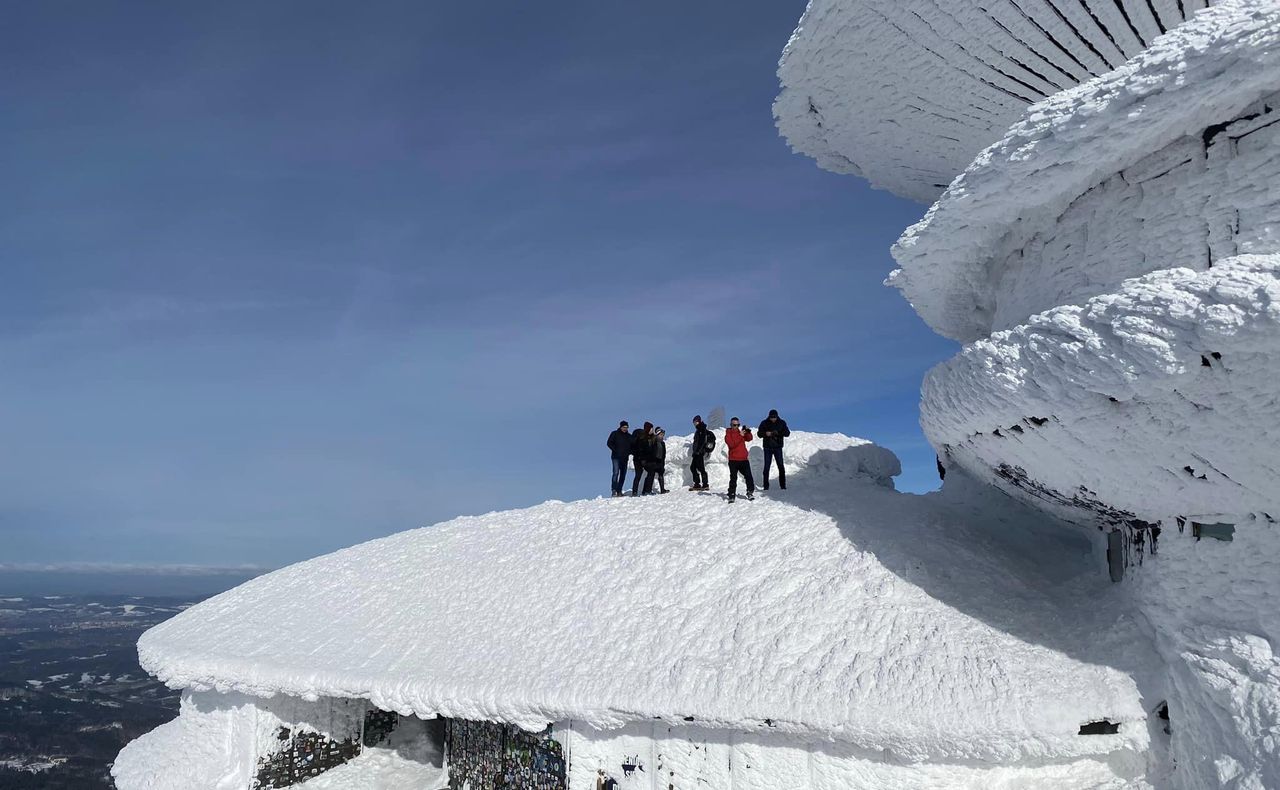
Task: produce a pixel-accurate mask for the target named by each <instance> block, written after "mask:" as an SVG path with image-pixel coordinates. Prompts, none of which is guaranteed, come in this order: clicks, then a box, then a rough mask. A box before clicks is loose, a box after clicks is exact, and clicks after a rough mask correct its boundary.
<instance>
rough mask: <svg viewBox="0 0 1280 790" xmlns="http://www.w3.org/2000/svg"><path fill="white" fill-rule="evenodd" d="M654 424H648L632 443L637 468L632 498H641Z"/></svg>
mask: <svg viewBox="0 0 1280 790" xmlns="http://www.w3.org/2000/svg"><path fill="white" fill-rule="evenodd" d="M652 431H653V423H651V422H646V423H645V424H644V428H643V429H642V430H640V431H638V432H637V433H636V435H635V438H634V439H633V440H632V442H631V457H632V459H633V465H634V466H635V478H634V479H633V480H632V481H631V496H640V478H642V477H644V462H645V459H646V458H648V457H649V447H650V441H649V440H650V439H651V438H652V436H651V435H650V434H651V432H652Z"/></svg>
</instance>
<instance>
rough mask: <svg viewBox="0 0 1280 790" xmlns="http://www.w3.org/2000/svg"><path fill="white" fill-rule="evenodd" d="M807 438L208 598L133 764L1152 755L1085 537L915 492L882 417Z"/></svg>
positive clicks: (643, 771)
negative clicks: (743, 481) (749, 477)
mask: <svg viewBox="0 0 1280 790" xmlns="http://www.w3.org/2000/svg"><path fill="white" fill-rule="evenodd" d="M687 446H688V440H687V438H676V439H672V440H670V441H669V448H670V450H669V454H670V465H671V468H672V469H673V470H674V469H676V468H677V465H678V464H680V463H681V462H682V460H683V459H684V456H685V455H686V454H687ZM722 453H723V443H721V455H719V457H718V458H716V459H714V460H713V461H712V463H710V464H709V471H710V473H711V476H712V479H713V482H717V481H719V482H723V478H724V477H725V475H726V474H727V468H726V462H725V458H724V456H723V454H722ZM756 453H757V454H758V453H759V450H757V451H756ZM786 456H787V458H788V461H789V463H790V466H791V474H790V475H789V480H788V482H789V484H790V486H789V490H788V491H786V492H774V493H773V495H772V496H771V498H760V499H757V500H756V501H755V502H739V503H735V504H729V503H727V502H725V501H724V500H723V499H722V498H721V497H720V496H718V495H716V494H712V493H707V494H697V493H690V492H686V491H680V492H678V493H673V494H670V495H668V496H655V497H650V498H643V499H635V500H633V499H630V498H624V499H595V500H588V501H579V502H570V503H563V502H548V503H546V504H543V505H540V506H537V507H534V508H530V509H527V510H520V511H511V512H504V513H493V514H489V515H486V516H479V517H469V518H461V519H458V520H456V521H452V522H448V523H445V524H441V525H436V526H433V527H428V528H424V529H419V530H414V531H410V532H405V533H401V534H398V535H394V536H391V537H388V538H385V539H382V540H376V541H372V542H369V543H366V544H363V545H360V546H355V547H353V548H350V549H346V550H344V551H339V552H337V553H335V554H331V555H328V556H325V557H320V558H318V559H315V560H311V561H309V562H304V563H300V564H298V565H294V566H292V567H289V568H285V569H283V570H280V571H277V572H275V573H272V574H269V575H267V576H264V577H261V578H259V579H256V580H254V581H251V582H249V583H247V584H245V585H243V586H241V587H239V588H237V589H235V590H232V591H230V592H228V593H225V594H223V595H220V596H217V597H215V598H212V599H210V600H209V601H206V602H204V603H201V604H199V605H197V606H195V607H192V608H191V609H189V610H187V611H186V612H184V613H182V614H180V615H178V616H177V617H175V618H173V619H172V620H170V621H168V622H166V623H164V624H162V625H160V626H158V627H156V628H154V629H152V630H151V631H149V632H148V633H147V634H146V635H144V637H143V638H142V640H141V642H140V643H139V653H140V656H141V659H142V663H143V665H144V667H145V668H146V669H147V670H148V671H150V672H152V673H154V674H155V675H156V676H158V677H159V678H161V679H163V680H164V681H166V682H167V683H169V684H170V685H171V686H174V687H179V688H183V689H184V690H185V692H184V699H183V704H182V713H181V715H180V716H179V717H178V718H177V719H176V720H175V721H173V722H171V723H169V724H166V725H163V726H162V727H160V728H159V729H157V730H155V731H154V732H152V733H150V734H149V735H146V736H144V737H143V738H141V739H139V740H138V741H135V742H134V743H132V744H130V745H129V746H128V747H127V748H126V749H125V750H124V752H123V753H122V754H121V755H120V756H119V758H118V760H117V761H116V764H115V767H114V773H115V777H116V781H117V783H118V786H119V787H120V788H121V790H141V789H142V788H234V789H236V790H240V789H242V788H250V787H283V786H293V785H295V784H296V785H297V786H300V787H304V788H315V787H374V786H376V787H382V788H399V787H405V788H409V787H413V788H433V787H440V786H442V785H443V783H444V782H446V781H447V782H448V783H449V786H450V787H452V788H455V790H460V789H461V788H471V790H485V789H487V788H494V787H498V786H505V787H518V788H571V789H572V790H579V789H580V788H582V789H585V790H595V788H597V787H598V786H602V785H603V781H604V780H605V779H606V778H608V779H613V780H614V781H615V782H616V783H617V784H616V786H617V787H618V788H619V790H627V789H629V788H643V789H644V790H658V789H659V788H661V789H663V790H668V789H670V788H679V789H681V790H694V789H695V788H697V789H698V790H706V789H711V790H714V789H715V788H725V789H726V790H727V788H730V787H732V788H737V789H738V790H741V788H759V789H760V790H778V789H779V788H795V789H796V790H800V789H801V788H805V789H812V790H837V789H838V790H848V788H920V787H971V788H988V787H1048V786H1052V787H1060V788H1080V789H1081V790H1083V789H1084V788H1096V787H1117V788H1119V787H1129V786H1133V783H1135V782H1138V783H1141V782H1142V781H1145V780H1144V777H1146V776H1147V775H1148V773H1149V771H1150V765H1149V761H1148V758H1147V754H1148V753H1149V752H1150V751H1151V749H1152V748H1153V744H1155V745H1156V747H1157V748H1158V747H1159V739H1161V738H1163V737H1164V736H1163V735H1162V734H1161V733H1160V731H1159V727H1158V726H1153V722H1155V723H1157V725H1158V722H1159V719H1158V718H1157V717H1154V716H1153V715H1152V711H1153V710H1154V709H1156V708H1157V707H1158V706H1159V703H1160V701H1161V698H1160V697H1159V696H1153V692H1152V690H1151V689H1150V688H1149V687H1147V685H1146V681H1145V680H1143V676H1142V671H1143V668H1144V667H1146V666H1150V665H1151V664H1153V663H1155V658H1154V655H1153V654H1152V653H1151V651H1150V648H1149V647H1148V642H1147V640H1146V639H1145V638H1144V637H1143V635H1142V634H1141V633H1140V632H1139V630H1138V629H1137V624H1136V623H1135V621H1134V620H1133V619H1132V618H1129V617H1127V616H1125V615H1124V614H1123V613H1121V612H1120V611H1119V609H1118V607H1116V606H1114V605H1108V602H1109V601H1111V602H1114V601H1115V600H1116V595H1117V589H1116V588H1115V587H1114V586H1113V585H1111V584H1110V583H1109V582H1108V581H1107V580H1106V579H1105V577H1103V576H1100V575H1099V574H1097V573H1096V572H1095V571H1094V565H1095V563H1096V561H1097V560H1096V558H1095V557H1092V555H1091V550H1092V549H1091V545H1090V542H1089V540H1088V539H1087V538H1085V537H1083V536H1081V535H1079V534H1073V533H1072V532H1070V531H1068V530H1065V529H1062V528H1061V527H1059V528H1057V529H1054V528H1052V525H1046V523H1045V519H1044V518H1043V517H1042V516H1041V515H1040V514H1039V513H1037V512H1036V511H1034V510H1032V509H1030V508H1027V507H1025V506H1023V505H1021V504H1019V503H1016V502H1014V501H1013V500H1011V499H1009V498H1008V497H1005V496H1003V495H1001V494H998V493H997V492H995V491H994V490H993V489H991V488H990V487H989V486H985V485H983V484H980V483H975V482H967V481H965V480H964V479H963V475H961V474H960V473H957V476H956V478H953V479H952V480H953V482H954V485H949V486H948V490H947V491H946V492H943V493H938V494H933V495H929V496H916V495H910V494H903V493H900V492H897V491H895V490H894V489H893V485H892V477H893V475H895V474H897V472H898V470H899V466H898V461H897V459H896V457H894V455H893V454H892V453H890V452H889V451H887V450H884V449H883V448H880V447H877V446H875V445H872V444H869V443H866V442H863V441H861V440H857V439H850V438H849V437H845V436H840V435H819V434H805V433H802V432H796V433H795V434H794V435H793V437H792V439H791V440H790V443H789V444H788V446H787V450H786ZM757 461H758V459H757ZM1008 536H1012V537H1011V538H1009V537H1008ZM1032 545H1035V546H1044V545H1049V546H1051V547H1052V550H1051V551H1047V552H1043V551H1032V550H1030V548H1029V547H1030V546H1032ZM397 739H398V740H397ZM442 752H443V753H444V759H443V762H444V763H447V777H446V776H445V775H444V774H443V766H442V765H441V762H442V760H441V753H442ZM508 774H509V775H510V776H511V777H512V783H511V784H507V785H503V784H499V780H498V778H501V779H502V780H503V781H505V778H506V777H507V775H508ZM395 776H399V777H404V778H403V780H400V779H393V778H388V777H395ZM597 781H600V783H601V784H600V785H598V784H597ZM299 783H301V784H299Z"/></svg>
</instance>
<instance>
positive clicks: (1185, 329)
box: [920, 255, 1280, 521]
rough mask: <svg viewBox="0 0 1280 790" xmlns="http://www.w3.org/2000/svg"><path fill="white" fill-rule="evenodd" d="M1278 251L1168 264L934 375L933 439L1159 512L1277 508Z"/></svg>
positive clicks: (983, 345)
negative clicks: (1193, 266) (1200, 267)
mask: <svg viewBox="0 0 1280 790" xmlns="http://www.w3.org/2000/svg"><path fill="white" fill-rule="evenodd" d="M1277 382H1280V255H1245V256H1239V257H1235V258H1228V259H1224V260H1221V261H1218V263H1217V264H1215V265H1214V267H1213V268H1212V269H1209V270H1207V271H1204V272H1196V271H1193V270H1190V269H1170V270H1164V271H1159V272H1156V273H1153V274H1149V275H1146V276H1144V277H1140V278H1136V279H1133V280H1129V281H1126V282H1125V283H1124V284H1123V285H1122V286H1121V287H1120V288H1119V290H1118V291H1117V292H1116V293H1114V294H1106V295H1103V296H1098V297H1094V298H1093V299H1090V300H1089V301H1088V302H1086V303H1085V304H1084V305H1082V306H1078V307H1077V306H1064V307H1057V308H1054V309H1052V310H1049V311H1047V312H1045V313H1041V314H1039V315H1036V316H1033V317H1032V318H1031V320H1030V321H1029V322H1028V323H1026V324H1024V325H1021V326H1018V327H1016V328H1014V329H1011V330H1007V331H1004V332H997V333H996V334H994V335H992V336H991V337H989V338H987V339H985V340H979V341H977V342H975V343H971V344H969V345H968V346H966V347H965V348H964V350H963V351H962V352H961V353H960V354H959V355H957V356H956V357H954V358H953V359H951V360H949V361H947V362H944V363H942V364H940V365H938V366H937V367H936V368H934V369H933V370H932V371H930V373H929V375H928V376H927V377H926V378H925V382H924V389H923V395H922V402H921V409H920V411H921V425H922V426H923V427H924V429H925V433H926V435H927V436H928V437H929V440H930V441H931V442H932V443H933V444H934V445H935V446H939V447H947V448H949V450H950V451H951V452H952V453H954V454H956V455H957V457H960V456H963V457H965V459H966V460H967V461H968V463H966V464H965V465H966V466H967V467H968V468H969V469H971V470H974V471H977V472H979V473H980V474H981V473H986V474H990V471H989V470H991V469H992V468H994V467H996V466H998V465H1007V466H1012V467H1020V468H1023V469H1026V470H1027V471H1028V472H1029V473H1031V474H1032V476H1033V477H1034V479H1035V480H1036V481H1037V482H1039V483H1041V484H1043V485H1046V486H1048V487H1050V488H1052V489H1054V490H1057V491H1063V492H1072V491H1076V490H1078V489H1079V488H1081V487H1084V488H1086V489H1088V490H1089V491H1091V492H1092V493H1093V495H1094V496H1095V497H1096V498H1097V499H1098V500H1100V501H1102V502H1106V503H1108V504H1109V505H1112V506H1114V507H1119V508H1121V509H1124V510H1127V511H1129V512H1132V513H1135V514H1137V515H1139V516H1141V517H1142V518H1144V519H1147V520H1150V521H1158V520H1160V519H1161V518H1169V519H1171V518H1173V517H1174V516H1179V515H1182V516H1193V517H1201V516H1202V515H1203V514H1211V515H1212V516H1213V518H1214V519H1218V518H1223V517H1225V516H1226V515H1231V516H1234V517H1240V518H1247V517H1249V515H1250V514H1253V513H1260V512H1266V513H1271V514H1273V515H1277V516H1280V452H1278V451H1277V447H1280V421H1277V419H1276V417H1277V405H1276V397H1277V395H1276V392H1277V386H1278V384H1277Z"/></svg>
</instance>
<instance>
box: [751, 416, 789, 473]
mask: <svg viewBox="0 0 1280 790" xmlns="http://www.w3.org/2000/svg"><path fill="white" fill-rule="evenodd" d="M790 435H791V429H790V428H788V427H787V421H786V420H784V419H782V418H781V417H779V416H778V410H777V409H770V410H769V416H768V417H766V418H765V421H764V422H762V423H760V427H759V428H757V429H756V436H758V437H760V440H761V442H762V443H763V444H764V485H762V486H761V487H760V488H761V490H764V491H768V490H769V466H770V464H771V463H772V462H773V461H777V462H778V487H779V488H781V489H782V490H783V491H785V490H787V469H786V467H784V466H783V465H782V443H783V440H785V439H786V438H787V437H788V436H790Z"/></svg>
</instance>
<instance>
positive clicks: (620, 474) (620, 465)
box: [610, 456, 627, 494]
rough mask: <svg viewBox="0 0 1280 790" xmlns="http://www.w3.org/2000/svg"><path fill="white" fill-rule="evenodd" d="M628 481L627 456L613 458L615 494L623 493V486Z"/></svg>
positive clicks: (613, 489) (612, 488)
mask: <svg viewBox="0 0 1280 790" xmlns="http://www.w3.org/2000/svg"><path fill="white" fill-rule="evenodd" d="M626 482H627V459H626V457H625V456H624V457H622V458H614V459H613V482H612V484H611V486H612V487H611V489H610V490H612V491H613V493H615V494H621V493H622V486H623V485H624V484H625V483H626Z"/></svg>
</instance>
